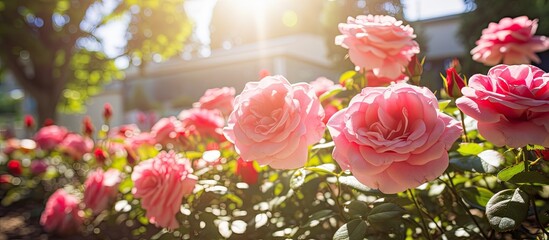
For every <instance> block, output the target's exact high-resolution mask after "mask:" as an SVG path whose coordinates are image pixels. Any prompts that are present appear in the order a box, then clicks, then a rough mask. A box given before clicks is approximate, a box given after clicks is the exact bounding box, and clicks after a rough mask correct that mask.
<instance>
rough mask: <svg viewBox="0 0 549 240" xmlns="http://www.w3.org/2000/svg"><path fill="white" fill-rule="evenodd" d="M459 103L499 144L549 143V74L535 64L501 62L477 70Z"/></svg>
mask: <svg viewBox="0 0 549 240" xmlns="http://www.w3.org/2000/svg"><path fill="white" fill-rule="evenodd" d="M461 91H462V93H463V97H461V98H459V99H458V100H457V101H456V105H457V106H458V107H459V108H460V109H461V110H462V111H463V112H464V113H465V114H467V115H469V116H471V117H472V118H474V119H476V120H477V121H478V130H479V132H480V134H481V135H482V136H483V137H485V138H486V139H487V140H488V141H490V142H492V143H494V144H496V145H497V146H503V145H507V146H510V147H514V148H517V147H524V146H526V145H528V144H537V145H542V146H545V147H549V113H548V112H549V74H546V73H545V72H544V71H543V70H541V69H539V68H537V67H535V66H531V65H515V66H508V65H498V66H495V67H493V68H491V69H490V71H488V74H487V75H482V74H476V75H474V76H472V77H471V79H470V80H469V86H468V87H464V88H463V89H462V90H461Z"/></svg>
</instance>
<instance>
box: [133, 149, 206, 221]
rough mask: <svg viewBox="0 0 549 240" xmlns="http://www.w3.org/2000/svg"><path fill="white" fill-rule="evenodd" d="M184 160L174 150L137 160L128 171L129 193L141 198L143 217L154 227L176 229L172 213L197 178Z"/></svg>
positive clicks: (178, 207)
mask: <svg viewBox="0 0 549 240" xmlns="http://www.w3.org/2000/svg"><path fill="white" fill-rule="evenodd" d="M192 172H193V169H192V168H191V163H190V162H189V160H188V159H185V158H181V157H179V156H178V155H176V154H175V152H173V151H170V152H165V151H162V152H160V153H159V154H158V155H157V156H156V157H155V158H153V159H149V160H146V161H143V162H141V163H139V164H138V165H137V166H135V168H134V170H133V173H132V180H133V181H134V190H133V193H134V195H135V197H137V198H141V206H142V207H143V209H145V210H146V211H147V214H146V216H147V218H149V220H150V221H151V223H154V224H155V225H156V226H160V227H164V228H168V229H176V228H178V227H179V223H178V222H177V219H176V218H175V215H176V214H177V213H178V212H179V210H180V208H181V202H182V200H183V197H184V196H187V195H189V194H191V193H192V191H193V189H194V186H195V184H196V180H197V177H196V176H194V175H192Z"/></svg>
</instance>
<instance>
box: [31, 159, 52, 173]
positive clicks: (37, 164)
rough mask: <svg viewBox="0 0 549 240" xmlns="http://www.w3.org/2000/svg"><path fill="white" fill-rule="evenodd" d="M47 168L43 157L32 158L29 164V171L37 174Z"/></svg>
mask: <svg viewBox="0 0 549 240" xmlns="http://www.w3.org/2000/svg"><path fill="white" fill-rule="evenodd" d="M47 170H48V163H47V162H46V160H43V159H35V160H32V162H31V164H30V171H31V173H32V174H35V175H38V174H42V173H45V172H46V171H47Z"/></svg>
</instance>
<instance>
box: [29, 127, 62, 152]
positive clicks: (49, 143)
mask: <svg viewBox="0 0 549 240" xmlns="http://www.w3.org/2000/svg"><path fill="white" fill-rule="evenodd" d="M68 133H69V131H68V130H67V129H66V128H64V127H60V126H57V125H50V126H47V127H43V128H40V130H38V132H37V133H36V135H34V141H36V143H37V144H38V146H39V147H40V148H41V149H44V150H52V149H54V148H55V147H56V146H57V145H58V144H59V143H61V141H63V139H65V136H66V135H67V134H68Z"/></svg>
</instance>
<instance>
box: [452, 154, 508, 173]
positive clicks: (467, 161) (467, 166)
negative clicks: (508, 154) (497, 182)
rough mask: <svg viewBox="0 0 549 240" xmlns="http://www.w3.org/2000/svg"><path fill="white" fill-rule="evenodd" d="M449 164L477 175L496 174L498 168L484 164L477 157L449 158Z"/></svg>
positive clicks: (484, 162) (487, 163) (488, 163)
mask: <svg viewBox="0 0 549 240" xmlns="http://www.w3.org/2000/svg"><path fill="white" fill-rule="evenodd" d="M491 162H492V161H491ZM450 164H452V166H454V167H456V168H458V169H461V170H463V171H469V172H478V173H496V172H497V171H498V166H499V165H498V166H494V165H492V164H491V163H490V162H486V161H484V160H482V158H480V157H478V156H467V157H457V158H451V159H450Z"/></svg>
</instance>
